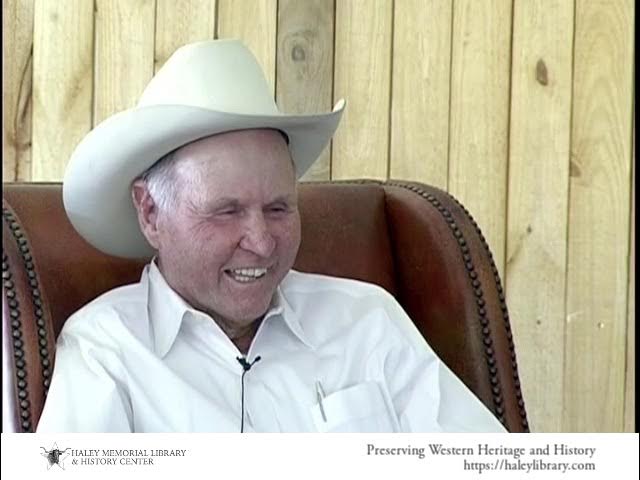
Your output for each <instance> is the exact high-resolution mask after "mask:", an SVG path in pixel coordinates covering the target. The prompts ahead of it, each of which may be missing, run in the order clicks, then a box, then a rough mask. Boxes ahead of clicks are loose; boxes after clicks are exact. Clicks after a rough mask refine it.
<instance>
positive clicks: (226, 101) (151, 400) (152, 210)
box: [38, 41, 504, 432]
mask: <svg viewBox="0 0 640 480" xmlns="http://www.w3.org/2000/svg"><path fill="white" fill-rule="evenodd" d="M343 108H344V102H342V101H341V102H339V104H338V105H337V106H336V108H335V109H334V111H333V112H331V113H328V114H321V115H307V116H293V115H284V114H282V113H280V112H279V111H278V110H277V107H276V106H275V104H274V103H273V99H272V98H271V95H270V93H269V88H268V85H267V83H266V81H265V78H264V75H263V73H262V71H261V70H260V68H259V67H258V65H257V62H256V61H255V59H254V58H253V56H252V55H251V53H250V52H249V51H248V50H247V49H246V48H245V47H244V46H243V45H242V44H240V43H239V42H236V41H209V42H201V43H197V44H192V45H188V46H186V47H183V48H181V49H179V50H178V51H177V52H176V53H175V54H174V55H173V56H172V57H171V58H170V59H169V60H168V62H167V63H166V64H165V66H164V67H163V68H162V69H161V70H160V71H159V72H158V74H157V75H156V76H155V77H154V79H153V80H152V81H151V82H150V84H149V86H148V87H147V89H146V90H145V92H144V94H143V96H142V99H141V100H140V102H139V104H138V106H137V107H136V108H134V109H131V110H128V111H126V112H122V113H120V114H118V115H115V116H114V117H111V118H110V119H108V120H106V121H105V122H103V123H102V124H101V125H99V126H98V127H96V129H94V130H93V131H92V132H91V133H90V134H89V135H87V137H86V138H85V139H84V140H83V141H82V142H81V144H80V145H79V146H78V148H77V149H76V151H75V152H74V155H73V157H72V159H71V161H70V163H69V166H68V169H67V172H66V174H65V181H64V203H65V208H66V210H67V213H68V216H69V218H70V220H71V222H72V223H73V225H74V227H75V228H76V229H77V230H78V232H79V233H80V234H81V235H83V236H84V237H85V238H86V239H87V240H88V241H89V242H90V243H92V244H93V245H95V246H96V247H97V248H99V249H101V250H103V251H105V252H107V253H110V254H114V255H120V256H125V257H139V256H143V255H146V254H148V253H150V254H152V255H154V257H153V260H152V261H151V263H150V264H149V265H147V267H146V268H145V270H144V271H143V273H142V278H141V279H140V282H139V283H137V284H134V285H128V286H124V287H121V288H117V289H115V290H112V291H110V292H107V293H106V294H104V295H102V296H101V297H99V298H97V299H95V300H94V301H92V302H91V303H89V304H88V305H86V306H85V307H83V308H82V309H81V310H79V311H78V312H76V313H75V314H74V315H73V316H72V317H71V318H70V319H69V320H68V321H67V322H66V323H65V326H64V328H63V331H62V333H61V334H60V337H59V340H58V348H57V354H56V366H55V371H54V375H53V379H52V384H51V388H50V390H49V395H48V398H47V402H46V405H45V408H44V411H43V414H42V417H41V419H40V423H39V425H38V431H41V432H44V431H69V432H80V431H93V432H189V431H193V432H195V431H200V432H213V431H218V432H228V431H231V432H233V431H270V432H300V431H321V432H332V431H355V432H400V431H405V432H427V431H496V432H499V431H504V430H503V428H502V426H501V425H500V423H499V422H498V421H497V420H496V419H495V418H494V417H493V415H492V414H491V413H490V412H489V411H488V410H487V409H486V408H485V407H484V406H483V405H482V404H481V403H480V402H479V401H478V400H477V399H476V398H475V397H474V395H473V394H472V393H471V392H470V391H469V390H468V389H467V388H466V387H465V386H464V385H463V384H462V383H461V382H460V381H459V380H458V379H457V378H456V377H455V376H454V375H453V374H452V373H451V372H450V371H449V370H448V369H447V367H446V366H445V365H444V364H443V363H442V362H441V361H440V360H439V359H438V358H437V357H436V356H435V354H434V353H433V351H432V350H431V349H430V348H429V346H428V345H427V344H426V343H425V341H424V340H423V339H422V337H421V336H420V334H419V333H418V332H417V330H416V329H415V327H414V326H413V324H412V322H411V321H410V319H409V318H408V317H407V316H406V314H405V313H404V312H403V310H402V308H401V307H400V306H399V305H398V304H397V303H396V301H395V300H394V299H393V297H391V296H390V295H389V294H388V293H386V292H385V291H384V290H382V289H380V288H379V287H376V286H374V285H370V284H366V283H363V282H358V281H353V280H347V279H339V278H331V277H327V276H322V275H314V274H303V273H300V272H296V271H294V270H292V266H293V263H294V260H295V258H296V254H297V251H298V247H299V245H300V217H299V213H298V209H297V196H296V179H297V177H299V176H300V175H301V174H302V173H304V171H305V170H306V169H307V168H308V167H309V166H310V165H311V163H312V162H313V161H314V160H315V158H316V157H317V156H318V155H319V153H320V152H321V150H322V149H323V148H324V146H326V144H327V143H328V141H329V139H330V138H331V136H332V134H333V132H334V131H335V129H336V127H337V124H338V122H339V119H340V115H341V113H342V109H343Z"/></svg>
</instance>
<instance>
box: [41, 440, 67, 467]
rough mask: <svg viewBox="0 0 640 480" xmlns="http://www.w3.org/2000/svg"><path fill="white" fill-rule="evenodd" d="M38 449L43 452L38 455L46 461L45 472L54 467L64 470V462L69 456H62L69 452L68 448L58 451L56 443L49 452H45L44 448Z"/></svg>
mask: <svg viewBox="0 0 640 480" xmlns="http://www.w3.org/2000/svg"><path fill="white" fill-rule="evenodd" d="M40 448H41V449H42V450H43V451H44V453H41V454H40V455H42V456H43V457H44V458H46V459H47V470H49V469H50V468H51V467H53V466H54V465H57V466H58V467H60V468H61V469H62V470H64V461H65V459H66V458H67V457H68V456H69V454H66V455H64V456H63V454H64V453H65V452H66V451H67V450H70V449H69V448H65V449H64V450H60V449H59V448H58V445H57V444H56V443H54V444H53V446H52V447H51V449H50V450H47V449H46V448H44V447H40Z"/></svg>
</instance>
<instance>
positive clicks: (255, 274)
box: [229, 268, 267, 282]
mask: <svg viewBox="0 0 640 480" xmlns="http://www.w3.org/2000/svg"><path fill="white" fill-rule="evenodd" d="M266 273H267V269H266V268H233V269H230V270H229V274H230V275H231V276H232V277H233V279H234V280H236V281H238V282H251V281H253V280H257V279H258V278H260V277H263V276H264V275H265V274H266Z"/></svg>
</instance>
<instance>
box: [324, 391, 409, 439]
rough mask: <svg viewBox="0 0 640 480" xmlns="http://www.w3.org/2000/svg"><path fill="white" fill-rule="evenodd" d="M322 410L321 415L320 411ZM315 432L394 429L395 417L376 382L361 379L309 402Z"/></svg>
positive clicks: (396, 421) (393, 430)
mask: <svg viewBox="0 0 640 480" xmlns="http://www.w3.org/2000/svg"><path fill="white" fill-rule="evenodd" d="M322 410H324V413H325V417H326V421H325V418H324V417H323V415H322ZM311 416H312V418H313V423H314V424H315V427H316V429H317V431H318V432H323V433H324V432H362V433H369V432H396V431H399V428H398V425H399V424H398V420H397V418H396V416H395V414H394V412H393V410H392V409H391V408H389V405H388V403H387V402H386V400H385V397H384V395H383V393H382V390H381V389H380V385H378V383H377V382H364V383H359V384H357V385H354V386H352V387H349V388H347V389H345V390H339V391H337V392H334V393H332V394H330V395H327V396H326V397H325V398H323V399H322V408H321V407H320V405H319V404H318V403H316V404H315V405H312V406H311Z"/></svg>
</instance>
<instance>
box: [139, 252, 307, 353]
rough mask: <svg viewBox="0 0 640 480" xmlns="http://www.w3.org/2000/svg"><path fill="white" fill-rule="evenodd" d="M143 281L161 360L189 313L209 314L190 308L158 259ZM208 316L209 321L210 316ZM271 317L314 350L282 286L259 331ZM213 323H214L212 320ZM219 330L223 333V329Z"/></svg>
mask: <svg viewBox="0 0 640 480" xmlns="http://www.w3.org/2000/svg"><path fill="white" fill-rule="evenodd" d="M141 282H143V283H144V282H146V283H147V295H148V297H147V302H148V303H147V305H148V312H149V322H150V325H151V327H152V331H153V344H154V349H155V352H156V354H157V355H158V356H159V357H164V356H165V355H166V354H167V353H168V352H169V350H170V349H171V346H172V345H173V343H174V342H175V340H176V337H177V336H178V332H179V331H180V326H181V325H182V321H183V320H184V317H185V315H187V314H188V313H190V314H192V315H194V316H202V315H206V314H204V313H203V312H200V311H199V310H196V309H195V308H193V307H192V306H191V305H189V304H188V303H187V302H186V301H185V300H184V299H183V298H182V297H181V296H180V295H178V293H176V292H175V291H174V290H173V289H172V288H171V287H170V286H169V284H168V283H167V281H166V280H165V279H164V276H163V275H162V273H161V272H160V270H159V269H158V267H157V265H156V263H155V258H154V259H153V260H152V261H151V262H150V264H149V265H147V266H146V267H145V269H144V271H143V273H142V278H141ZM207 317H208V318H210V317H209V316H208V315H207ZM271 317H280V318H282V319H283V320H284V323H285V324H286V325H287V326H288V327H289V330H290V331H291V333H293V334H294V336H295V337H296V338H298V339H299V340H300V341H301V342H302V343H304V344H305V345H306V346H307V347H309V348H312V349H313V348H314V346H313V344H312V343H311V342H310V341H309V339H308V337H307V336H306V335H305V333H304V330H303V329H302V325H301V324H300V322H299V320H298V316H297V315H296V312H295V311H294V310H293V308H292V307H291V304H290V303H289V302H288V301H287V299H286V297H285V295H284V293H283V291H282V287H281V286H278V288H277V289H276V293H275V294H274V298H273V300H272V302H271V306H270V307H269V310H268V311H267V313H266V314H265V316H264V320H263V321H262V324H261V325H260V329H262V328H267V325H266V324H267V323H268V322H267V320H269V319H270V318H271ZM211 320H212V321H213V319H211ZM273 320H275V318H273V319H271V320H269V321H273ZM216 326H217V325H216ZM218 328H219V327H218ZM220 331H221V332H222V330H221V329H220ZM257 333H258V332H256V335H257Z"/></svg>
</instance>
